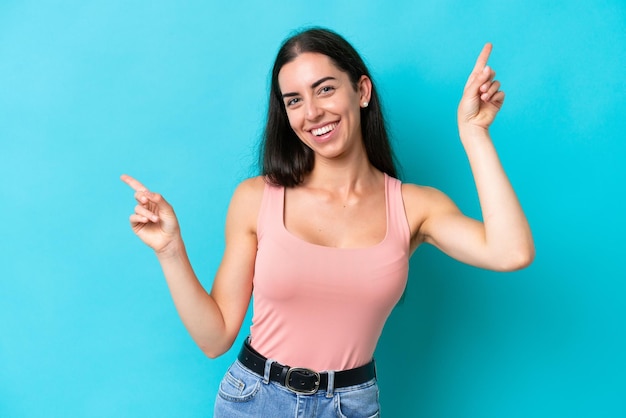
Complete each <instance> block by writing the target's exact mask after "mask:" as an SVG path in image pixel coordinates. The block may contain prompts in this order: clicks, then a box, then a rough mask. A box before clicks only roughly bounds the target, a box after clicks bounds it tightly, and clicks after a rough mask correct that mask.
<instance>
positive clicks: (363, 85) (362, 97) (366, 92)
mask: <svg viewBox="0 0 626 418" xmlns="http://www.w3.org/2000/svg"><path fill="white" fill-rule="evenodd" d="M357 88H358V92H359V106H361V107H367V105H368V104H369V102H370V99H371V97H372V80H370V78H369V77H368V76H366V75H362V76H361V78H360V79H359V82H358V84H357Z"/></svg>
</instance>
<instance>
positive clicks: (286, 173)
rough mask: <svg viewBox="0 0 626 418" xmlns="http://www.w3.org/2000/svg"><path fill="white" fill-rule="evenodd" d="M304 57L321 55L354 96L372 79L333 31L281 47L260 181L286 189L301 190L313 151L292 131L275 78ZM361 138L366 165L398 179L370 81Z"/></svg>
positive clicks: (309, 33) (305, 34)
mask: <svg viewBox="0 0 626 418" xmlns="http://www.w3.org/2000/svg"><path fill="white" fill-rule="evenodd" d="M304 52H314V53H320V54H323V55H326V56H327V57H329V58H330V59H331V61H332V62H333V64H334V65H335V66H337V68H339V69H340V70H342V71H344V72H345V73H346V74H347V75H348V77H349V79H350V81H351V83H352V86H353V88H354V89H355V90H356V89H357V85H358V81H359V79H360V78H361V76H363V75H365V76H367V77H369V78H370V79H372V76H371V75H370V72H369V70H368V69H367V67H366V65H365V63H364V62H363V59H362V58H361V57H360V55H359V54H358V52H357V51H356V50H355V49H354V47H353V46H352V45H350V44H349V43H348V42H347V41H346V40H345V39H344V38H342V37H341V36H340V35H338V34H337V33H335V32H333V31H331V30H328V29H324V28H312V29H307V30H304V31H302V32H299V33H296V34H295V35H294V36H292V37H290V38H288V39H287V40H285V41H284V42H283V44H282V46H281V48H280V49H279V51H278V54H277V56H276V60H275V61H274V67H273V68H272V80H271V86H270V97H269V106H268V112H267V124H266V126H265V132H264V137H263V142H262V149H261V158H262V161H260V163H261V166H262V173H263V175H264V176H266V177H267V178H268V180H269V181H270V182H271V183H272V184H275V185H280V186H285V187H293V186H296V185H298V184H300V183H301V182H302V181H303V180H304V177H305V176H306V175H307V174H308V173H310V172H311V170H312V169H313V164H314V158H315V156H314V154H313V151H312V150H311V148H309V147H308V146H306V145H305V144H304V143H303V142H302V141H301V140H300V139H299V138H298V136H297V135H296V133H295V132H294V131H293V129H291V126H290V125H289V120H288V118H287V112H286V110H285V105H284V103H283V100H282V95H281V91H280V86H279V85H278V73H279V72H280V70H281V69H282V67H283V66H284V65H285V64H287V63H289V62H291V61H293V60H294V59H295V58H296V57H297V56H298V55H300V54H302V53H304ZM361 133H362V136H363V143H364V146H365V151H366V153H367V157H368V159H369V161H370V163H371V164H372V165H373V166H374V167H376V168H377V169H378V170H380V171H382V172H384V173H387V174H388V175H390V176H392V177H397V173H396V166H395V162H394V157H393V152H392V149H391V145H390V143H389V137H388V134H387V129H386V127H385V120H384V117H383V112H382V109H381V103H380V99H379V98H378V94H377V91H376V87H375V85H374V81H373V80H372V92H371V97H370V101H369V105H368V107H365V108H361Z"/></svg>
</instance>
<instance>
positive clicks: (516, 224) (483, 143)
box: [405, 44, 535, 271]
mask: <svg viewBox="0 0 626 418" xmlns="http://www.w3.org/2000/svg"><path fill="white" fill-rule="evenodd" d="M491 49H492V46H491V44H486V45H485V47H484V48H483V50H482V52H481V53H480V55H479V56H478V59H477V61H476V64H475V66H474V69H473V71H472V73H471V74H470V76H469V78H468V80H467V83H466V85H465V89H464V91H463V96H462V98H461V101H460V103H459V107H458V114H457V117H458V126H459V135H460V138H461V142H462V144H463V147H464V148H465V152H466V153H467V157H468V159H469V163H470V166H471V169H472V173H473V176H474V181H475V183H476V189H477V191H478V197H479V201H480V206H481V211H482V222H480V221H477V220H474V219H471V218H468V217H466V216H465V215H463V214H462V213H461V212H460V211H459V209H458V208H457V206H456V205H455V204H454V203H453V202H452V201H451V200H450V199H449V198H448V197H447V196H445V195H444V194H443V193H441V192H439V191H437V190H434V189H428V188H418V187H411V186H409V187H406V188H405V189H406V190H405V195H406V198H407V200H408V201H409V202H414V203H409V206H416V205H418V204H419V201H421V202H422V203H423V202H428V203H427V204H426V205H425V209H424V210H423V211H419V216H418V218H419V221H418V222H417V223H416V224H417V225H418V227H417V234H416V235H415V236H416V239H415V241H414V242H421V241H423V242H428V243H431V244H434V245H435V246H437V247H438V248H440V249H441V250H442V251H444V252H445V253H447V254H448V255H450V256H452V257H454V258H456V259H458V260H460V261H462V262H465V263H468V264H471V265H474V266H477V267H482V268H487V269H491V270H498V271H510V270H517V269H520V268H523V267H526V266H528V265H529V264H530V263H531V262H532V260H533V258H534V254H535V250H534V244H533V239H532V235H531V232H530V227H529V225H528V221H527V219H526V216H525V215H524V212H523V210H522V207H521V205H520V203H519V200H518V198H517V196H516V194H515V191H514V190H513V187H512V186H511V183H510V182H509V179H508V177H507V175H506V173H505V171H504V169H503V167H502V164H501V163H500V159H499V157H498V154H497V152H496V149H495V147H494V145H493V142H492V141H491V137H490V135H489V126H490V125H491V123H492V122H493V120H494V119H495V117H496V114H497V113H498V111H499V110H500V108H501V107H502V104H503V102H504V93H503V92H502V91H500V82H499V81H496V80H494V77H495V72H494V71H493V70H492V69H491V68H490V67H489V66H488V65H487V60H488V58H489V55H490V53H491Z"/></svg>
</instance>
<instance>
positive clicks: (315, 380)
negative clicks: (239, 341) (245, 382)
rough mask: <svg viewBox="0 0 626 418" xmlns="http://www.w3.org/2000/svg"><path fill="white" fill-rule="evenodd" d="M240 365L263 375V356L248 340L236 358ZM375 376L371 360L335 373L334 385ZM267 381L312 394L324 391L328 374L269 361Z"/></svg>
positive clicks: (338, 386) (366, 380) (346, 385)
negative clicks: (270, 364) (354, 367)
mask: <svg viewBox="0 0 626 418" xmlns="http://www.w3.org/2000/svg"><path fill="white" fill-rule="evenodd" d="M238 359H239V361H240V362H241V364H243V365H244V366H246V367H247V368H248V369H250V370H252V371H253V372H254V373H256V374H258V375H259V376H261V377H263V376H264V374H265V363H266V362H267V359H266V358H265V357H263V356H262V355H261V354H259V353H257V352H256V351H255V350H254V348H252V347H251V346H250V344H249V343H248V341H246V342H245V343H244V344H243V347H242V349H241V352H240V353H239V357H238ZM375 377H376V365H375V364H374V360H372V361H370V362H369V363H367V364H366V365H364V366H361V367H357V368H356V369H350V370H342V371H337V372H335V379H334V385H333V386H334V387H335V388H345V387H348V386H355V385H360V384H363V383H366V382H369V381H370V380H372V379H374V378H375ZM270 380H271V381H272V382H276V383H279V384H281V385H283V386H284V387H286V388H287V389H289V390H290V391H292V392H295V393H300V394H306V395H312V394H314V393H317V391H319V390H323V391H327V390H328V373H326V372H323V373H319V372H316V371H313V370H310V369H304V368H301V367H289V366H283V365H282V364H279V363H272V366H271V368H270Z"/></svg>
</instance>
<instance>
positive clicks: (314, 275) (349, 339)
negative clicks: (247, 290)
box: [250, 174, 410, 371]
mask: <svg viewBox="0 0 626 418" xmlns="http://www.w3.org/2000/svg"><path fill="white" fill-rule="evenodd" d="M385 196H386V209H387V233H386V235H385V238H384V239H383V240H382V241H381V242H380V243H378V244H376V245H374V246H371V247H365V248H333V247H325V246H321V245H317V244H312V243H309V242H307V241H305V240H303V239H301V238H298V237H296V236H295V235H292V234H291V233H290V232H289V231H288V230H287V229H286V227H285V224H284V204H285V188H284V187H276V186H272V185H270V184H268V183H266V185H265V190H264V194H263V198H262V203H261V208H260V211H259V217H258V227H257V237H258V248H257V256H256V264H255V272H254V279H253V285H254V290H253V312H254V314H253V318H252V326H251V329H250V334H251V339H250V342H251V345H252V347H253V348H254V349H255V350H257V351H258V352H259V353H261V354H262V355H264V356H265V357H267V358H270V359H273V360H275V361H277V362H279V363H281V364H283V365H289V366H291V367H306V368H309V369H313V370H317V371H325V370H346V369H351V368H355V367H358V366H361V365H363V364H366V363H368V362H369V361H371V360H372V357H373V355H374V350H375V349H376V344H377V342H378V338H379V337H380V334H381V333H382V330H383V326H384V324H385V321H386V320H387V318H388V317H389V314H390V313H391V310H392V309H393V307H394V306H395V305H396V303H397V302H398V300H399V299H400V297H401V296H402V293H403V292H404V289H405V287H406V282H407V276H408V268H409V267H408V266H409V264H408V263H409V256H410V254H409V245H410V229H409V225H408V222H407V218H406V214H405V212H404V203H403V200H402V193H401V183H400V181H399V180H397V179H395V178H392V177H390V176H388V175H386V174H385Z"/></svg>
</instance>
